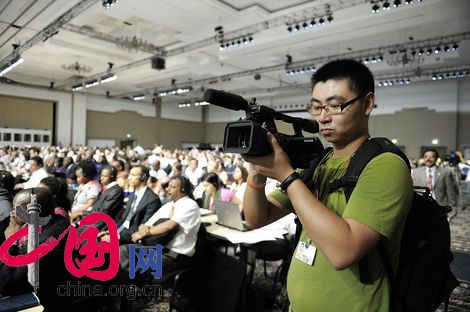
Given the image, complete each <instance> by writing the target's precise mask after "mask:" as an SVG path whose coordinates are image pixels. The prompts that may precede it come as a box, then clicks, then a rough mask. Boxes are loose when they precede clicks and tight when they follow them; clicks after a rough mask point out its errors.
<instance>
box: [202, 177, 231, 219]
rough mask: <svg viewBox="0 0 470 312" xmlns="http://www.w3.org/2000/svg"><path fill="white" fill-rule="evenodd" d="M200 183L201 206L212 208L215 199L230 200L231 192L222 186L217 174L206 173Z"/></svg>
mask: <svg viewBox="0 0 470 312" xmlns="http://www.w3.org/2000/svg"><path fill="white" fill-rule="evenodd" d="M201 183H202V185H203V186H204V196H203V202H202V208H206V209H210V210H214V201H215V200H221V201H225V202H229V201H231V199H232V196H233V193H232V192H231V191H230V190H229V189H226V188H225V187H224V186H223V184H222V183H221V181H220V179H219V176H218V175H217V174H215V173H207V174H206V175H205V176H204V177H203V178H202V182H201Z"/></svg>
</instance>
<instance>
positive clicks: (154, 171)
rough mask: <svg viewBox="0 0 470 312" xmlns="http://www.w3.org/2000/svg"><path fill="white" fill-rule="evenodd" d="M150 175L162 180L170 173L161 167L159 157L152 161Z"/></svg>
mask: <svg viewBox="0 0 470 312" xmlns="http://www.w3.org/2000/svg"><path fill="white" fill-rule="evenodd" d="M149 174H150V176H151V177H154V178H156V179H157V180H160V179H161V178H163V177H166V176H168V174H167V173H166V172H165V170H163V169H162V168H160V161H159V160H158V159H155V160H154V161H152V165H151V169H150V173H149Z"/></svg>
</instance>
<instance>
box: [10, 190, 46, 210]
mask: <svg viewBox="0 0 470 312" xmlns="http://www.w3.org/2000/svg"><path fill="white" fill-rule="evenodd" d="M33 192H34V194H36V195H37V201H38V204H39V205H41V212H40V213H39V216H41V217H47V216H50V215H52V214H53V212H54V207H55V204H54V197H53V196H52V194H51V193H50V192H49V191H48V190H47V189H43V188H38V187H37V188H30V189H25V190H22V191H21V192H19V193H18V194H16V196H15V198H14V199H13V207H18V206H19V207H21V208H23V209H25V210H26V209H28V204H29V203H31V194H32V193H33Z"/></svg>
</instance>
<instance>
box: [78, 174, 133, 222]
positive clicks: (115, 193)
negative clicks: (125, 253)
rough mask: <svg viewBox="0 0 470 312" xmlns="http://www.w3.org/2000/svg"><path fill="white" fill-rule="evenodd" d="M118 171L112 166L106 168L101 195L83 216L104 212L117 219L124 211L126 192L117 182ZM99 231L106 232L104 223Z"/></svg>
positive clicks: (102, 175) (101, 176)
mask: <svg viewBox="0 0 470 312" xmlns="http://www.w3.org/2000/svg"><path fill="white" fill-rule="evenodd" d="M116 178H117V171H116V169H115V168H114V167H112V166H104V167H103V169H101V173H100V182H101V185H102V186H103V189H102V191H101V194H100V195H99V196H98V198H97V199H96V202H95V203H94V205H93V207H91V208H89V209H87V210H86V211H85V212H84V213H83V216H87V215H89V214H90V213H93V212H102V213H105V214H107V215H109V216H110V217H111V218H113V219H116V216H117V215H118V213H119V212H121V211H122V210H123V209H124V192H123V190H122V188H121V187H120V186H119V185H118V184H117V182H116ZM97 227H98V229H100V230H105V225H104V223H99V224H98V225H97Z"/></svg>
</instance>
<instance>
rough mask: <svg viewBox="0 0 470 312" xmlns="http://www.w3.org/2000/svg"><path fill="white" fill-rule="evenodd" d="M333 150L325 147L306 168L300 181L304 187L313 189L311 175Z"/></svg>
mask: <svg viewBox="0 0 470 312" xmlns="http://www.w3.org/2000/svg"><path fill="white" fill-rule="evenodd" d="M332 149H333V148H332V147H331V146H330V147H327V148H325V149H324V150H323V152H321V153H320V154H319V155H318V156H317V157H315V158H314V159H312V161H311V162H310V165H309V166H308V168H307V169H305V171H304V173H303V174H302V181H303V182H304V184H305V185H307V187H308V188H309V189H310V190H311V189H313V180H312V178H313V174H314V173H315V170H316V169H317V167H318V165H319V164H320V162H321V161H322V160H323V159H324V158H325V156H326V155H328V153H329V152H330V151H331V150H332Z"/></svg>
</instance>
